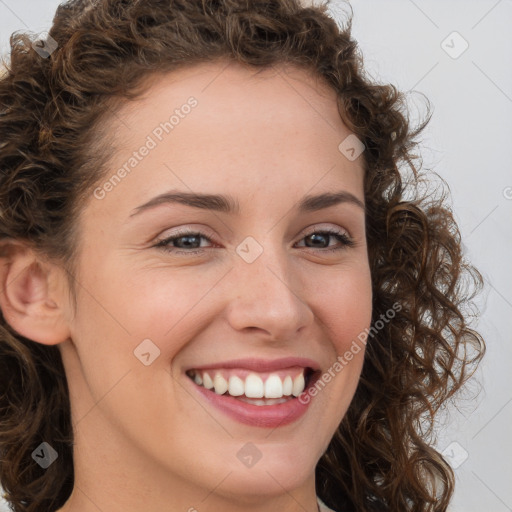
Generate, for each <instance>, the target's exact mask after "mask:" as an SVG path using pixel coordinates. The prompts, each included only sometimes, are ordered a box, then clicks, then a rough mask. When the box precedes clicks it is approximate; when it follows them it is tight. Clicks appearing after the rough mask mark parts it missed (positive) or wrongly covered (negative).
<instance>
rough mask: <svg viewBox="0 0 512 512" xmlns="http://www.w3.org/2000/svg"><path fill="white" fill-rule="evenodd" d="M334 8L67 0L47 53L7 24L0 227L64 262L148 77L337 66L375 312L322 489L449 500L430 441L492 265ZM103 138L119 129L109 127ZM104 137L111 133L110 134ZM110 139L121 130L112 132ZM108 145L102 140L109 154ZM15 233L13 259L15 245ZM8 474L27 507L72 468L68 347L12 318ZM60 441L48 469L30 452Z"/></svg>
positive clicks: (397, 501) (52, 503) (475, 359)
mask: <svg viewBox="0 0 512 512" xmlns="http://www.w3.org/2000/svg"><path fill="white" fill-rule="evenodd" d="M327 7H328V5H327V4H323V5H317V6H309V7H307V6H304V5H301V4H300V3H299V0H214V1H206V0H71V1H69V2H67V3H64V4H62V5H60V6H59V7H58V9H57V12H56V15H55V18H54V20H53V25H52V27H51V30H50V32H49V33H50V35H51V37H52V38H53V39H54V40H55V41H56V42H57V44H58V48H57V49H56V50H55V51H54V52H53V53H52V54H51V55H50V56H49V57H48V58H42V57H41V56H40V55H38V53H36V51H34V49H33V48H32V46H31V44H32V42H33V41H32V40H31V37H30V36H29V34H24V33H15V34H13V36H12V37H11V56H10V62H9V63H8V64H7V72H6V73H5V74H4V75H3V76H2V77H1V78H0V133H1V139H0V208H1V212H0V241H2V242H5V241H9V240H23V241H24V242H26V243H28V244H29V245H30V246H31V247H32V248H33V249H34V250H35V251H37V252H38V253H39V254H41V255H44V256H45V257H47V258H50V259H51V260H53V261H55V262H58V263H59V264H60V265H62V266H63V268H65V269H66V270H67V271H68V272H69V277H70V282H69V285H70V289H71V290H74V280H73V279H72V278H71V277H72V276H73V272H74V271H75V269H74V266H73V265H74V262H75V261H76V255H77V253H78V250H79V247H80V245H79V243H80V241H81V240H80V236H79V233H78V230H77V227H76V226H77V217H78V214H79V213H80V211H81V210H82V209H83V208H84V205H85V203H86V201H87V200H89V199H90V197H91V191H92V190H93V189H94V187H95V186H97V184H98V183H99V182H101V180H102V178H103V177H104V175H105V172H106V164H107V162H108V156H109V154H108V148H107V146H108V144H100V142H101V137H100V135H99V133H100V131H101V126H102V125H103V122H104V121H105V120H106V119H108V118H109V116H112V115H113V114H114V113H115V108H116V107H117V106H118V105H120V104H121V102H123V101H127V100H130V99H133V98H136V97H138V95H140V94H141V93H142V92H143V91H144V84H145V83H146V82H145V79H146V78H147V77H149V76H151V75H152V74H155V73H167V72H172V71H173V70H176V69H178V68H180V67H186V66H191V65H193V64H198V63H204V62H209V61H212V60H216V59H222V58H224V59H226V58H227V59H230V60H235V61H238V62H240V63H243V64H246V65H250V66H253V67H255V68H267V67H269V66H272V65H274V64H279V63H287V64H293V65H295V66H298V67H301V68H303V69H306V70H308V71H309V72H310V73H312V74H313V75H315V76H318V77H323V78H324V79H325V80H326V81H327V82H328V84H329V85H330V86H331V87H332V88H333V89H334V90H335V91H336V93H337V98H338V110H339V114H340V116H341V118H342V120H343V122H344V123H345V124H346V125H347V126H348V128H349V129H350V130H351V131H352V132H353V133H354V134H356V136H357V137H358V138H359V139H360V140H361V141H362V142H363V143H364V145H365V151H364V153H363V154H362V156H361V158H364V170H365V180H364V187H365V202H366V230H367V241H368V251H369V253H368V254H369V261H370V266H371V276H372V288H373V313H372V321H373V322H375V321H377V320H378V319H379V318H382V315H383V314H385V312H386V311H388V310H390V308H392V307H393V305H394V304H399V305H400V307H399V308H396V314H395V316H394V319H393V320H392V321H389V322H387V323H385V324H384V326H383V328H382V329H379V330H378V332H376V333H375V334H374V335H373V336H371V337H370V338H369V340H368V344H367V347H366V354H365V360H364V365H363V369H362V374H361V378H360V382H359V385H358V388H357V390H356V393H355V395H354V398H353V400H352V402H351V405H350V407H349V410H348V412H347V414H346V415H345V417H344V418H343V420H342V422H341V424H340V425H339V428H338V429H337V431H336V432H335V435H334V437H333V439H332V441H331V442H330V444H329V446H328V449H327V450H326V452H325V453H324V454H323V456H322V457H321V459H320V461H319V463H318V465H317V468H316V488H317V493H318V496H319V497H320V498H321V499H322V500H323V501H324V502H325V503H326V504H327V505H328V506H330V507H332V508H334V509H336V510H354V511H357V512H363V511H370V510H386V511H406V510H407V511H414V512H420V511H421V512H426V511H436V512H441V511H445V510H446V508H447V505H448V503H449V500H450V498H451V496H452V493H453V486H454V478H453V471H452V470H451V468H450V466H449V465H448V463H447V462H446V460H445V459H444V458H443V456H442V455H441V454H440V453H439V452H438V451H437V450H436V449H435V448H434V446H433V443H432V440H431V438H432V434H433V432H434V426H435V423H434V419H435V418H437V413H438V411H439V409H440V407H441V406H442V405H444V404H445V403H446V402H447V400H448V399H451V398H452V397H453V395H454V394H455V393H456V392H457V391H458V390H459V389H460V388H461V387H462V386H463V385H464V383H465V382H466V380H467V379H468V377H469V376H470V375H471V374H472V373H473V372H474V369H476V367H477V364H478V363H479V361H480V360H481V358H482V356H483V354H484V352H485V343H484V341H483V339H482V337H481V336H480V334H479V333H478V332H476V331H475V330H473V329H472V328H470V317H471V315H470V313H469V311H470V310H469V308H468V306H470V305H472V299H473V298H474V296H475V294H476V293H477V292H478V291H479V290H480V289H481V287H482V284H483V280H482V277H481V275H480V273H479V272H478V271H477V270H476V269H475V268H474V267H473V266H472V265H470V264H469V263H468V262H467V261H466V260H465V258H464V255H463V250H462V245H461V238H460V233H459V230H458V227H457V224H456V222H455V220H454V218H453V215H452V212H451V210H450V207H449V206H448V205H447V204H446V203H447V201H446V199H447V192H446V187H445V183H444V181H443V180H442V179H441V178H439V179H438V184H439V183H441V184H442V187H441V188H439V186H438V187H437V188H436V190H437V191H439V190H441V191H442V193H441V194H437V195H436V194H434V193H431V192H428V191H427V189H428V186H429V185H431V184H432V183H433V179H432V178H433V176H432V174H430V175H428V174H426V173H425V172H424V171H422V170H421V165H418V164H417V163H415V160H417V159H418V158H419V156H418V154H417V151H415V148H417V145H418V142H416V138H417V136H418V134H420V132H421V131H422V130H423V128H424V127H425V126H426V124H427V123H428V122H429V120H430V117H431V114H430V109H429V115H428V116H427V118H426V120H425V121H423V122H422V123H421V124H419V125H418V126H417V127H416V128H415V129H413V128H411V126H410V119H409V116H408V108H407V102H406V97H405V95H404V94H403V93H402V92H399V91H398V90H397V88H396V87H394V86H393V85H390V84H386V85H382V84H377V83H375V82H374V81H372V80H370V79H369V78H368V77H367V75H366V72H365V70H364V68H363V59H362V56H361V53H360V51H359V49H358V47H357V44H356V42H355V41H354V39H352V37H351V26H352V25H351V23H352V18H351V16H348V17H347V20H346V22H345V23H344V24H343V26H342V24H341V23H340V24H337V23H336V22H335V21H334V20H333V19H332V18H331V17H330V16H329V13H328V12H327ZM103 135H105V134H103ZM103 135H102V136H103ZM107 141H108V137H107ZM98 148H102V150H101V151H98ZM8 257H9V253H8V245H6V244H3V249H2V252H0V258H4V259H5V258H8ZM0 410H1V413H0V414H1V416H0V454H1V461H2V463H1V466H0V482H1V484H2V486H3V488H4V490H5V497H6V499H7V500H8V501H9V502H10V503H11V505H12V507H13V510H14V511H16V512H35V511H38V512H41V511H48V512H50V511H54V510H56V509H57V508H60V507H61V506H62V505H63V504H64V503H65V501H66V500H67V498H68V497H69V495H70V493H71V491H72V488H73V482H74V472H73V431H72V430H73V429H72V424H71V418H70V401H69V393H68V387H67V383H66V378H65V373H64V367H63V364H62V360H61V356H60V352H59V350H58V348H57V347H55V346H44V345H41V344H39V343H35V342H33V341H31V340H29V339H26V338H24V337H22V336H20V335H19V334H18V333H17V332H16V331H14V329H12V328H11V327H10V326H9V325H8V324H7V322H6V321H5V319H4V318H3V316H2V315H1V314H0ZM42 441H48V442H49V443H50V444H51V445H52V446H54V447H55V449H56V450H57V451H58V453H59V457H58V459H57V460H56V461H55V463H53V464H52V465H51V466H50V467H49V468H48V469H46V470H42V469H41V468H40V467H39V466H38V465H37V464H34V462H33V460H32V458H31V453H32V452H33V450H34V449H35V448H36V447H37V446H38V445H39V444H40V443H41V442H42Z"/></svg>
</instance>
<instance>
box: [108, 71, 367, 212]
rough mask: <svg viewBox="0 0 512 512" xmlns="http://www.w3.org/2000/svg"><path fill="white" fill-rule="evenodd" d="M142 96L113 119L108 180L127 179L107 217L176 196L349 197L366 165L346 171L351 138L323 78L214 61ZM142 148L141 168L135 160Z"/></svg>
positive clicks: (151, 82) (163, 77) (152, 82)
mask: <svg viewBox="0 0 512 512" xmlns="http://www.w3.org/2000/svg"><path fill="white" fill-rule="evenodd" d="M146 86H147V88H146V90H145V92H144V94H143V95H142V96H141V97H140V98H138V99H137V100H135V101H132V102H127V103H125V104H124V105H123V106H122V107H121V108H120V109H119V110H118V111H117V112H116V115H115V116H114V117H113V118H112V125H111V128H110V132H111V133H112V134H113V135H112V136H113V138H114V145H115V147H116V148H117V152H116V155H115V157H114V160H113V161H112V162H110V175H113V174H115V173H116V171H117V170H119V169H121V168H123V167H124V169H125V172H123V173H122V174H123V179H122V182H120V183H118V184H116V185H115V186H114V187H113V188H114V190H113V191H112V192H110V193H109V195H108V196H107V197H106V200H105V201H103V202H102V206H103V207H105V206H107V204H109V203H113V202H114V201H117V202H119V204H117V206H116V209H119V208H118V207H121V209H123V208H124V206H123V205H122V204H121V203H126V207H128V206H129V205H133V206H137V205H138V204H139V203H140V202H141V201H139V200H140V199H144V198H148V197H150V196H151V195H154V194H156V193H161V192H164V191H165V190H167V189H176V188H179V189H182V190H188V191H194V192H203V193H219V192H220V191H221V190H219V187H222V192H225V193H227V194H231V195H232V196H239V195H242V194H249V195H251V196H252V195H254V194H255V192H256V191H257V190H262V189H265V187H270V188H269V190H270V189H272V193H274V194H276V195H280V196H281V197H282V196H283V194H284V195H285V196H288V195H290V198H292V197H294V196H295V195H304V194H305V193H306V192H307V190H306V189H310V188H312V187H314V186H315V183H316V182H319V181H320V180H321V182H322V183H319V186H321V187H323V189H324V190H325V189H329V188H331V187H334V186H336V185H339V183H340V179H341V181H342V182H343V184H345V185H346V188H347V190H348V191H350V192H352V193H357V192H358V191H359V190H361V186H362V158H359V159H357V160H356V161H353V162H351V161H349V160H348V159H347V158H346V157H345V156H343V155H342V154H341V152H340V150H339V149H338V146H339V145H340V143H341V142H342V141H343V140H344V139H345V138H346V137H347V136H349V135H350V134H351V132H350V131H349V130H348V128H347V127H346V126H345V125H344V124H343V122H342V121H341V118H340V116H339V113H338V109H337V102H336V93H335V91H334V90H333V89H331V88H330V87H329V86H328V84H327V83H326V82H324V81H323V78H322V77H319V76H316V75H314V74H313V73H311V72H309V71H307V70H304V69H301V68H297V67H295V66H290V65H279V66H274V67H272V68H269V69H256V68H252V67H248V66H242V65H240V64H237V63H233V62H223V61H220V62H215V63H207V64H200V65H196V66H193V67H189V68H184V69H180V70H178V71H174V72H172V73H168V74H160V75H154V76H151V77H150V78H149V79H148V82H147V84H146ZM191 105H193V106H191ZM148 144H149V146H151V148H150V151H146V150H144V153H145V155H144V157H143V158H140V157H139V156H138V155H135V156H134V153H137V151H138V149H139V148H143V147H144V146H148ZM127 163H129V165H127ZM132 164H133V165H132ZM108 178H109V175H107V176H106V179H107V180H108ZM110 188H112V187H110ZM230 190H231V192H230ZM121 191H122V192H121ZM359 195H360V194H359ZM115 198H116V199H115ZM134 203H137V205H135V204H134Z"/></svg>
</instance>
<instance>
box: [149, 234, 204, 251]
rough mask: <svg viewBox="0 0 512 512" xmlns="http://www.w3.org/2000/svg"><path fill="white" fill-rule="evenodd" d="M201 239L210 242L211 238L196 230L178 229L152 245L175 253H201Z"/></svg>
mask: <svg viewBox="0 0 512 512" xmlns="http://www.w3.org/2000/svg"><path fill="white" fill-rule="evenodd" d="M201 239H203V240H207V241H208V242H211V239H210V238H209V237H207V236H206V235H205V234H204V233H200V232H196V231H180V232H178V233H176V234H174V235H173V236H171V237H168V238H165V239H163V240H160V241H159V242H157V243H156V244H155V245H154V247H158V248H160V249H162V250H164V251H166V252H172V253H177V254H180V253H182V254H189V255H190V254H201V253H203V252H204V250H203V249H200V247H201ZM181 249H185V250H181Z"/></svg>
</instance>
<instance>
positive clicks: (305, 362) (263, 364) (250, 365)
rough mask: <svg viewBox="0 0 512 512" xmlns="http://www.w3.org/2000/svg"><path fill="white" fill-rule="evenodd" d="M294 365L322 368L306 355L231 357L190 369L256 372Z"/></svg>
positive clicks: (313, 368) (281, 368)
mask: <svg viewBox="0 0 512 512" xmlns="http://www.w3.org/2000/svg"><path fill="white" fill-rule="evenodd" d="M293 366H302V367H303V368H311V369H312V370H314V371H316V370H319V369H320V365H319V364H318V363H317V362H316V361H314V360H313V359H308V358H304V357H282V358H280V359H259V358H244V359H231V360H229V361H217V362H215V363H210V364H204V365H200V366H191V367H190V368H187V371H188V370H209V369H212V370H213V369H215V368H245V369H247V370H252V371H255V372H272V371H276V370H284V369H286V368H291V367H293Z"/></svg>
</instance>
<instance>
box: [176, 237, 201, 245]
mask: <svg viewBox="0 0 512 512" xmlns="http://www.w3.org/2000/svg"><path fill="white" fill-rule="evenodd" d="M191 239H192V240H194V239H195V240H196V241H197V239H198V237H197V236H196V235H185V236H180V238H178V240H175V243H176V242H178V247H190V242H189V241H190V240H191ZM179 240H187V242H185V244H181V243H179ZM192 245H193V242H192Z"/></svg>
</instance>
